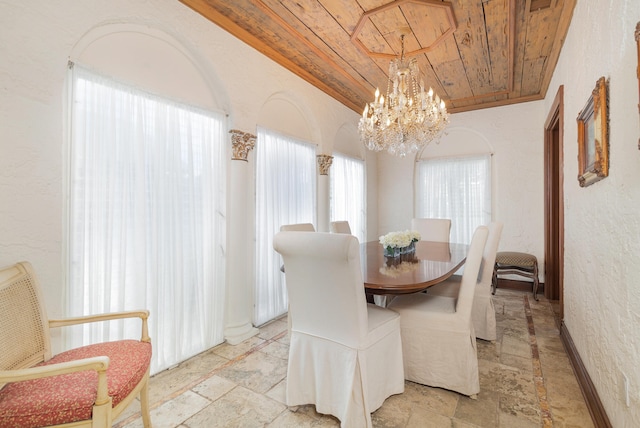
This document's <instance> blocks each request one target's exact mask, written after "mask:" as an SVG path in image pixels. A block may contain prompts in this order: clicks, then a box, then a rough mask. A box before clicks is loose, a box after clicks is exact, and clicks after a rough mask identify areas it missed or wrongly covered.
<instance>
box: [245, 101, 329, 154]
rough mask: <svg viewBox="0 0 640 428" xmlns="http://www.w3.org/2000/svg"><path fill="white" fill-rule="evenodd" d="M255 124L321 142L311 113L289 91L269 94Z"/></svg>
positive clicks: (305, 139) (309, 140)
mask: <svg viewBox="0 0 640 428" xmlns="http://www.w3.org/2000/svg"><path fill="white" fill-rule="evenodd" d="M257 125H258V126H262V127H264V128H267V129H272V130H274V131H277V132H280V133H282V134H283V135H287V136H290V137H293V138H297V139H299V140H301V141H305V142H309V143H313V144H316V145H320V142H321V138H320V135H319V131H318V126H317V124H316V123H315V120H314V119H313V115H312V114H311V113H310V112H309V111H308V110H307V109H305V108H304V104H303V103H302V102H301V101H300V100H298V99H297V97H296V96H295V95H293V94H290V93H285V92H277V93H275V94H273V95H271V96H270V97H269V98H268V99H267V101H265V103H264V104H263V105H262V107H261V108H260V113H259V115H258V120H257ZM318 153H322V152H321V151H318Z"/></svg>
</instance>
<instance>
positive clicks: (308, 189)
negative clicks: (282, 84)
mask: <svg viewBox="0 0 640 428" xmlns="http://www.w3.org/2000/svg"><path fill="white" fill-rule="evenodd" d="M294 223H312V224H315V223H316V150H315V146H313V145H310V144H305V143H303V142H301V141H296V140H294V139H292V138H290V137H286V136H284V135H280V134H278V133H275V132H273V131H270V130H267V129H263V128H258V138H257V142H256V257H255V259H256V269H255V272H256V283H255V300H254V301H255V310H254V320H253V322H254V324H255V325H257V326H259V325H262V324H264V323H265V322H267V321H270V320H272V319H274V318H276V317H278V316H280V315H282V314H284V313H285V312H287V307H288V301H287V290H286V287H285V283H284V274H283V273H282V272H281V271H280V267H281V265H282V258H281V257H280V255H279V254H278V253H276V252H275V251H274V249H273V236H274V235H275V234H276V233H278V231H279V230H280V226H281V225H283V224H294Z"/></svg>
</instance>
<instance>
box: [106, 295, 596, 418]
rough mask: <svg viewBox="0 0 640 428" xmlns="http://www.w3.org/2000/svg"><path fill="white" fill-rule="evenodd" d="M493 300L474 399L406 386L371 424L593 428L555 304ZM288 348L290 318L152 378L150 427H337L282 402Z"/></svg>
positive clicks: (522, 298) (130, 413)
mask: <svg viewBox="0 0 640 428" xmlns="http://www.w3.org/2000/svg"><path fill="white" fill-rule="evenodd" d="M494 303H495V308H496V319H497V325H498V329H497V330H498V331H497V333H498V340H497V341H496V342H495V343H491V342H487V341H483V340H478V360H479V368H480V389H481V391H480V394H478V399H477V400H471V399H469V398H468V397H465V396H462V395H459V394H457V393H454V392H451V391H447V390H444V389H439V388H430V387H428V386H424V385H420V384H416V383H413V382H408V381H407V382H406V386H405V392H404V393H403V394H399V395H395V396H392V397H389V398H388V399H387V400H386V401H385V402H384V404H383V405H382V407H381V408H380V409H378V410H377V411H376V412H374V413H373V415H372V419H373V425H374V427H385V428H386V427H453V428H471V427H492V428H494V427H500V428H529V427H541V426H542V427H561V428H564V427H566V428H569V427H580V428H588V427H593V422H592V421H591V418H590V416H589V412H588V410H587V407H586V404H585V401H584V399H583V396H582V393H581V391H580V388H579V386H578V383H577V381H576V378H575V375H574V373H573V371H572V368H571V365H570V362H569V359H568V357H567V354H566V352H565V350H564V347H563V345H562V343H561V341H560V337H559V330H558V326H557V322H556V320H555V317H554V312H553V305H552V303H551V302H549V301H547V300H545V299H544V297H543V296H541V297H540V301H538V302H536V301H535V300H534V299H533V298H532V297H531V294H525V293H522V292H518V291H513V290H504V289H498V290H497V293H496V295H495V296H494ZM288 344H289V343H288V336H287V320H286V317H285V318H281V319H278V320H275V321H273V322H271V323H269V324H267V325H265V326H263V327H262V328H260V332H259V334H258V335H257V336H254V337H252V338H250V339H247V340H246V341H244V342H243V343H241V344H239V345H235V346H231V345H228V344H221V345H219V346H217V347H215V348H213V349H210V350H208V351H206V352H204V353H202V354H200V355H197V356H195V357H193V358H191V359H189V360H187V361H185V362H183V363H181V364H180V365H178V366H177V367H175V368H173V369H170V370H166V371H163V372H161V373H158V374H157V375H155V376H153V377H152V378H151V381H150V390H149V393H150V401H151V420H152V423H153V426H154V427H156V428H163V427H166V428H174V427H176V428H213V427H337V426H339V425H340V422H339V421H338V420H337V419H336V418H334V417H332V416H327V415H321V414H318V413H316V412H315V408H314V406H312V405H308V406H300V407H297V408H288V407H287V406H286V405H285V404H284V403H285V398H284V397H285V378H286V374H287V354H288V348H289V347H288ZM139 410H140V407H139V403H135V404H134V405H132V406H130V407H129V409H127V410H125V414H123V415H122V416H121V417H120V418H119V420H117V421H116V423H115V424H114V426H115V427H116V428H134V427H142V421H141V419H140V416H139Z"/></svg>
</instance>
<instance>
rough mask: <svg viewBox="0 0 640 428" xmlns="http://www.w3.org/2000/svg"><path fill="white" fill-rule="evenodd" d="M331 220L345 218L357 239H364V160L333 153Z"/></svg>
mask: <svg viewBox="0 0 640 428" xmlns="http://www.w3.org/2000/svg"><path fill="white" fill-rule="evenodd" d="M329 177H330V183H331V192H330V198H331V201H330V207H331V216H330V217H331V221H342V220H346V221H348V222H349V227H350V228H351V233H352V234H353V235H355V236H356V237H357V238H358V241H360V242H365V239H366V203H365V197H366V193H365V178H364V161H362V160H359V159H354V158H351V157H347V156H343V155H341V154H337V153H336V154H334V155H333V163H332V164H331V170H330V172H329Z"/></svg>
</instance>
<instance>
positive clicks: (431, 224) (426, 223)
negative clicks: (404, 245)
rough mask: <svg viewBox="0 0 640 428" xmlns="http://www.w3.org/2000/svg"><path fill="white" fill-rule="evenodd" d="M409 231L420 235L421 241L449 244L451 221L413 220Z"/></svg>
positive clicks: (438, 219) (436, 219)
mask: <svg viewBox="0 0 640 428" xmlns="http://www.w3.org/2000/svg"><path fill="white" fill-rule="evenodd" d="M411 230H415V231H417V232H418V233H420V240H421V241H435V242H449V239H450V236H451V220H450V219H448V218H414V219H411Z"/></svg>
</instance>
